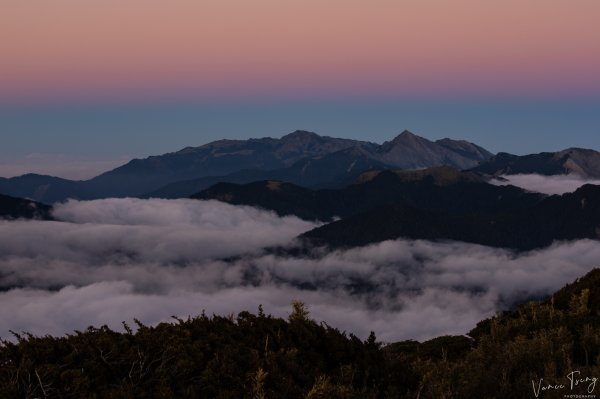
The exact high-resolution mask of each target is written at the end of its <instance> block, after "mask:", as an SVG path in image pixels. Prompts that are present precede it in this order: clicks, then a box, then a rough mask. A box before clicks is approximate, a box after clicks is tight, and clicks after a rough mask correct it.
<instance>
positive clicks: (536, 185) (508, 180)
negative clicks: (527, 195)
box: [490, 174, 600, 194]
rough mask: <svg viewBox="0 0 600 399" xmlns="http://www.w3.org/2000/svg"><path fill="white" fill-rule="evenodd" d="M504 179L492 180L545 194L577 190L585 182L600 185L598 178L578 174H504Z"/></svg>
mask: <svg viewBox="0 0 600 399" xmlns="http://www.w3.org/2000/svg"><path fill="white" fill-rule="evenodd" d="M501 177H502V178H503V179H504V180H491V181H490V183H492V184H496V185H508V184H511V185H513V186H517V187H521V188H523V189H525V190H529V191H535V192H538V193H544V194H565V193H571V192H573V191H575V190H577V189H578V188H579V187H581V186H583V185H585V184H594V185H600V180H598V179H588V178H584V177H581V176H578V175H553V176H545V175H538V174H519V175H502V176H501Z"/></svg>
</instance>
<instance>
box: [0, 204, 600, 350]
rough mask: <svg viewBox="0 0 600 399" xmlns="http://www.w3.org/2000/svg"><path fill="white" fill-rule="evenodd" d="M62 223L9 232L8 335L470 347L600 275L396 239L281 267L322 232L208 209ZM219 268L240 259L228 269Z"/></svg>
mask: <svg viewBox="0 0 600 399" xmlns="http://www.w3.org/2000/svg"><path fill="white" fill-rule="evenodd" d="M56 216H58V217H59V218H60V219H62V221H60V222H39V221H33V222H2V223H0V289H1V290H2V292H1V293H0V336H4V337H7V336H8V330H9V329H12V330H15V331H29V332H32V333H35V334H46V333H50V334H62V333H65V332H68V331H72V330H73V329H83V328H86V327H87V326H89V325H103V324H108V325H109V326H111V327H113V328H120V326H121V322H122V321H128V322H131V321H132V320H133V318H134V317H135V318H138V319H140V320H142V321H143V322H145V323H157V322H159V321H164V320H169V319H170V316H171V315H178V316H182V317H185V316H187V315H196V314H199V313H200V312H202V310H205V311H206V312H207V313H208V314H211V313H217V314H228V313H237V312H239V311H242V310H250V311H256V310H257V308H258V305H259V304H262V305H263V306H264V308H265V311H267V312H269V313H272V314H274V315H277V316H285V315H286V314H287V313H288V312H289V303H290V301H291V300H292V299H299V300H302V301H304V302H306V303H307V304H308V306H309V308H310V310H311V313H312V317H313V318H314V319H316V320H318V321H321V320H323V321H326V322H327V323H328V324H330V325H333V326H335V327H338V328H340V329H343V330H346V331H349V332H353V333H355V334H357V335H359V336H361V337H363V338H364V337H366V336H367V335H368V333H369V332H370V331H371V330H373V331H375V332H376V333H377V335H378V337H380V339H383V340H386V341H394V340H399V339H405V338H416V339H425V338H429V337H432V336H437V335H440V334H463V333H465V332H467V331H468V330H469V329H471V328H473V327H474V326H475V324H476V323H477V322H478V321H479V320H481V319H482V318H484V317H487V316H490V315H492V314H493V313H494V312H495V311H496V310H498V309H499V308H503V307H506V306H510V305H511V304H513V303H514V302H515V301H520V300H523V299H525V298H530V297H534V296H540V295H545V294H548V293H550V292H552V291H554V290H556V289H558V288H560V287H561V286H562V285H564V284H565V283H567V282H569V281H572V280H573V279H575V278H577V277H579V276H581V275H583V274H584V273H585V272H587V271H588V270H590V269H591V268H593V267H595V266H598V259H600V243H598V242H596V241H588V240H583V241H577V242H572V243H556V244H555V245H553V246H552V247H550V248H547V249H544V250H539V251H532V252H529V253H521V254H515V253H513V252H511V251H507V250H502V249H494V248H488V247H483V246H478V245H471V244H465V243H456V242H438V243H434V242H427V241H410V240H396V241H386V242H382V243H379V244H376V245H371V246H368V247H363V248H355V249H351V250H346V251H333V252H320V251H315V253H314V254H313V256H311V257H308V258H293V257H287V256H276V255H273V254H269V253H265V252H263V251H261V248H262V247H265V246H271V245H286V244H289V243H291V242H293V239H294V237H295V236H296V235H298V234H299V233H301V232H303V231H306V230H308V229H310V228H313V227H315V225H314V224H312V223H308V222H305V221H302V220H299V219H297V218H293V217H288V218H279V217H277V216H276V215H274V214H273V213H270V212H266V211H261V210H257V209H253V208H249V207H234V206H230V205H227V204H223V203H219V202H213V201H206V202H203V201H192V200H178V201H166V200H136V199H119V200H116V199H111V200H103V201H92V202H76V201H71V202H68V203H66V204H64V205H61V206H59V207H58V208H57V210H56ZM224 257H234V258H230V259H228V260H224V259H223V258H224Z"/></svg>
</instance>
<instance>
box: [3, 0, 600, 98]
mask: <svg viewBox="0 0 600 399" xmlns="http://www.w3.org/2000/svg"><path fill="white" fill-rule="evenodd" d="M0 10H1V11H0V102H2V103H11V102H29V101H37V100H39V99H51V98H54V97H59V98H73V99H94V98H106V99H121V98H136V97H140V98H144V97H147V96H150V97H157V98H160V97H161V96H177V95H184V96H197V97H206V98H236V97H248V96H251V97H269V96H283V97H293V96H304V97H306V96H308V97H310V96H361V95H374V96H376V95H388V96H389V95H392V96H400V97H402V96H424V97H427V96H433V97H435V96H472V95H474V96H478V95H481V96H492V97H493V96H495V95H498V96H533V97H535V96H541V97H547V96H565V95H569V96H591V95H597V94H598V93H600V76H599V75H600V74H599V73H598V71H600V29H599V28H598V26H600V2H598V1H592V0H581V1H576V2H573V1H559V0H546V1H542V0H530V1H522V0H504V1H497V2H490V1H482V0H457V1H446V0H444V1H442V0H399V1H391V0H390V1H387V0H375V1H372V2H369V3H367V2H364V1H356V0H344V1H341V0H330V1H323V0H321V1H317V0H304V1H295V0H290V1H281V0H278V1H276V0H254V1H251V2H250V1H241V0H219V1H217V0H197V1H193V0H169V1H164V0H162V1H158V0H103V1H99V0H90V1H85V2H84V1H81V0H55V1H52V2H36V1H32V0H19V1H17V0H5V1H2V2H1V3H0Z"/></svg>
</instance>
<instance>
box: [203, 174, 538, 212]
mask: <svg viewBox="0 0 600 399" xmlns="http://www.w3.org/2000/svg"><path fill="white" fill-rule="evenodd" d="M544 197H545V196H544V195H542V194H536V193H528V192H525V191H524V190H522V189H519V188H517V187H514V186H494V185H491V184H487V183H485V181H484V180H483V179H482V178H481V177H480V176H478V175H476V174H474V173H470V172H461V171H458V170H456V169H454V168H451V167H447V166H442V167H433V168H428V169H423V170H418V171H402V170H400V171H398V170H396V171H393V170H383V171H381V170H373V171H369V172H365V173H362V174H361V175H360V176H358V178H357V182H356V184H350V185H348V186H347V187H344V188H339V189H322V190H310V189H307V188H304V187H300V186H297V185H294V184H290V183H286V182H280V181H270V180H269V181H259V182H253V183H249V184H244V185H240V184H232V183H219V184H216V185H214V186H212V187H210V188H208V189H206V190H203V191H201V192H200V193H198V194H196V195H194V196H192V198H196V199H204V200H208V199H216V200H219V201H223V202H228V203H230V204H234V205H251V206H257V207H261V208H265V209H269V210H273V211H275V212H277V214H279V215H281V216H284V215H295V216H298V217H300V218H303V219H309V220H310V219H312V220H314V219H320V220H324V221H328V220H332V219H333V218H334V217H341V218H345V217H348V216H353V215H356V214H359V213H362V212H366V211H369V210H372V209H376V208H379V207H382V206H385V205H388V204H403V205H405V206H409V207H413V208H419V209H423V210H428V211H435V212H449V213H452V214H464V213H478V212H498V211H510V210H513V209H517V208H525V207H529V206H531V205H534V204H536V203H538V202H540V201H541V200H542V199H543V198H544Z"/></svg>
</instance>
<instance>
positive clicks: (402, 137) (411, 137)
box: [391, 129, 431, 143]
mask: <svg viewBox="0 0 600 399" xmlns="http://www.w3.org/2000/svg"><path fill="white" fill-rule="evenodd" d="M419 141H425V142H429V143H431V141H429V140H427V139H426V138H424V137H421V136H418V135H416V134H414V133H413V132H411V131H410V130H406V129H405V130H404V131H403V132H402V133H400V134H399V135H397V136H396V137H395V138H394V139H393V140H392V141H391V142H392V143H406V142H419Z"/></svg>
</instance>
